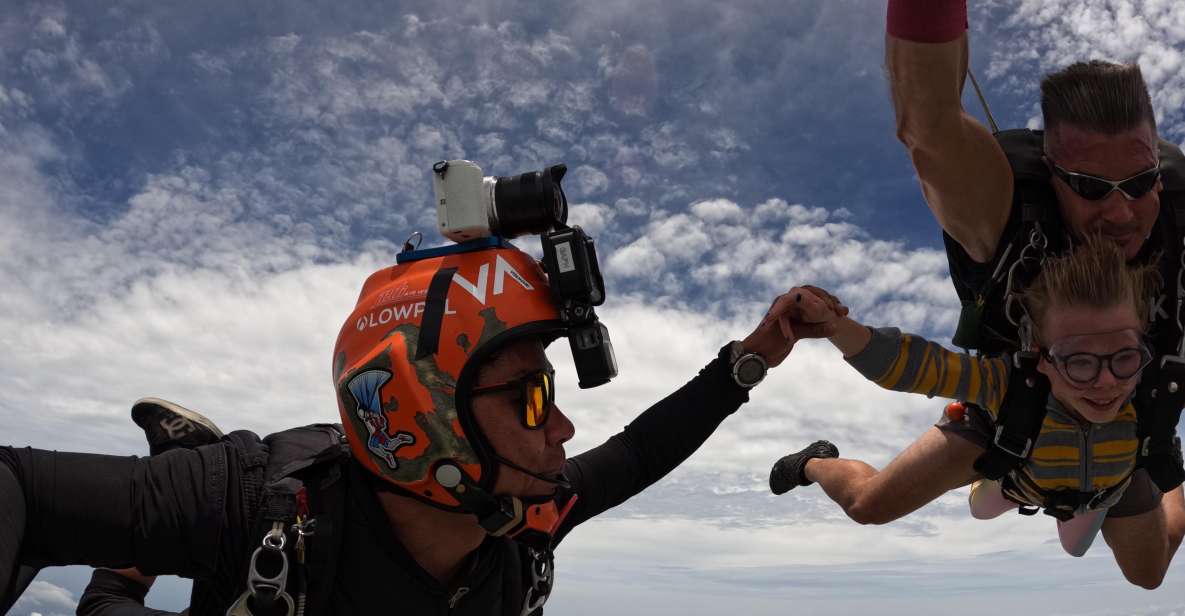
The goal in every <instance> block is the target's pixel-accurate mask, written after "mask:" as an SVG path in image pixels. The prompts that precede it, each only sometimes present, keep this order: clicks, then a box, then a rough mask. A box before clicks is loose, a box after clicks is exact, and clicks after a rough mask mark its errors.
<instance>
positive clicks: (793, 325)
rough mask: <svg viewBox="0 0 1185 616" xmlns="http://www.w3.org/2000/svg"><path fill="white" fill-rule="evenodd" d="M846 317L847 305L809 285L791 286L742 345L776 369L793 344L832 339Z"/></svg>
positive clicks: (775, 301) (779, 297)
mask: <svg viewBox="0 0 1185 616" xmlns="http://www.w3.org/2000/svg"><path fill="white" fill-rule="evenodd" d="M847 314H848V308H847V306H844V305H843V302H841V301H840V300H839V298H837V297H835V296H834V295H832V294H830V293H828V292H827V291H825V290H823V289H820V288H819V287H816V286H812V285H803V286H800V287H793V288H791V289H790V290H789V291H787V292H786V293H784V294H782V295H780V296H778V298H777V299H775V300H774V303H773V305H772V306H770V309H769V311H768V312H766V314H765V318H764V319H762V320H761V323H760V324H759V325H758V326H757V329H755V330H753V333H751V334H749V336H748V337H747V338H745V340H744V341H743V342H742V345H743V346H744V347H745V349H746V350H748V351H751V352H754V353H757V354H759V355H761V356H762V357H764V358H765V361H766V363H768V364H769V365H770V367H773V366H777V365H778V364H780V363H782V361H783V360H785V359H786V356H787V355H789V354H790V350H791V349H793V348H794V343H795V342H797V341H799V340H801V339H805V338H828V337H831V336H834V335H835V334H836V333H837V332H838V331H839V329H840V322H841V320H842V319H843V318H844V317H846V316H847Z"/></svg>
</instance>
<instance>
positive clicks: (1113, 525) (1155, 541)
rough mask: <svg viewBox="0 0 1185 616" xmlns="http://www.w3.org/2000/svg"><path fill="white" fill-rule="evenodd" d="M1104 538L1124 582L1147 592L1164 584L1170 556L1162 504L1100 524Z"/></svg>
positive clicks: (1108, 519)
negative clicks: (1125, 580)
mask: <svg viewBox="0 0 1185 616" xmlns="http://www.w3.org/2000/svg"><path fill="white" fill-rule="evenodd" d="M1178 490H1180V488H1178ZM1169 494H1172V492H1169ZM1166 496H1167V495H1166ZM1103 539H1106V540H1107V545H1109V546H1111V551H1112V552H1114V553H1115V562H1116V563H1117V564H1118V565H1119V569H1120V570H1121V571H1123V577H1125V578H1127V581H1129V582H1131V583H1132V584H1135V585H1137V586H1142V587H1144V588H1147V589H1149V590H1151V589H1153V588H1156V587H1157V586H1160V583H1161V582H1162V581H1164V574H1165V571H1166V570H1167V569H1168V567H1169V558H1170V556H1169V542H1168V533H1167V532H1166V527H1165V507H1164V504H1163V502H1162V503H1161V504H1160V505H1159V506H1157V507H1156V508H1155V509H1153V510H1151V511H1148V512H1145V513H1141V514H1139V515H1133V516H1125V517H1121V518H1117V517H1108V518H1107V521H1106V522H1103Z"/></svg>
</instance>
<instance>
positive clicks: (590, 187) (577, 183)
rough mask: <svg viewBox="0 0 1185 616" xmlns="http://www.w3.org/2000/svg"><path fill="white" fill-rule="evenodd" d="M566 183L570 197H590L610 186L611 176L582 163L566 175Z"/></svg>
mask: <svg viewBox="0 0 1185 616" xmlns="http://www.w3.org/2000/svg"><path fill="white" fill-rule="evenodd" d="M564 183H565V184H566V185H567V186H568V188H567V189H566V192H567V193H568V194H569V196H570V197H574V198H589V197H593V196H595V195H597V194H600V193H602V192H604V191H605V189H607V188H609V176H607V175H605V172H603V171H601V170H600V169H597V168H596V167H592V166H589V165H581V166H579V167H577V168H576V169H575V170H573V171H572V172H570V173H569V174H568V175H566V176H564Z"/></svg>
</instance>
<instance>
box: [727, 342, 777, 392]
mask: <svg viewBox="0 0 1185 616" xmlns="http://www.w3.org/2000/svg"><path fill="white" fill-rule="evenodd" d="M728 365H729V369H730V371H731V372H732V380H733V381H735V382H736V384H737V385H739V386H741V387H743V388H745V389H752V388H753V387H754V386H756V385H757V384H758V383H760V382H761V380H762V379H764V378H765V373H766V371H767V370H769V364H766V363H765V358H764V357H762V356H760V355H758V354H756V353H750V352H747V351H745V347H744V346H742V345H741V343H740V342H739V341H737V340H733V341H732V342H730V343H728Z"/></svg>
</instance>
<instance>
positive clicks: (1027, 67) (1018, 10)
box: [981, 0, 1185, 143]
mask: <svg viewBox="0 0 1185 616" xmlns="http://www.w3.org/2000/svg"><path fill="white" fill-rule="evenodd" d="M981 15H983V17H985V18H986V17H987V15H986V14H981ZM998 36H1001V37H1002V38H1006V39H1007V41H1008V42H1007V44H994V43H993V44H992V55H991V59H990V62H989V66H988V71H987V74H988V76H989V77H991V78H992V79H994V80H997V81H1005V82H1006V83H1014V82H1013V76H1014V75H1016V74H1028V73H1033V72H1036V73H1047V72H1050V71H1054V70H1057V69H1059V68H1062V67H1064V66H1067V65H1069V64H1072V63H1074V62H1083V61H1087V60H1092V59H1104V60H1110V61H1113V62H1135V63H1138V64H1139V65H1140V67H1141V70H1142V71H1143V73H1144V78H1145V80H1146V81H1147V82H1148V90H1149V92H1150V93H1151V94H1152V105H1153V107H1154V109H1155V110H1156V114H1157V122H1158V124H1159V127H1160V131H1161V134H1162V135H1165V136H1166V137H1168V138H1171V139H1175V140H1176V141H1177V142H1178V143H1182V142H1185V5H1182V4H1181V3H1180V2H1170V1H1163V0H1147V1H1142V2H1136V1H1130V0H1090V1H1086V2H1083V1H1080V0H1040V1H1038V0H1022V1H1021V2H1019V3H1017V4H1015V5H1014V8H1013V10H1012V11H1011V12H1010V13H1009V14H1008V15H1007V18H1006V20H1005V22H1004V25H1003V31H1002V32H1000V33H999V34H998ZM1036 86H1037V80H1036V79H1032V80H1029V81H1026V82H1024V83H1023V84H1019V83H1014V85H1013V87H1015V88H1019V89H1020V90H1021V91H1022V92H1023V93H1024V94H1025V95H1026V96H1028V97H1029V98H1030V100H1034V101H1035V100H1036V98H1035V96H1036ZM1039 121H1040V118H1039V112H1036V111H1035V112H1033V115H1031V116H1030V124H1036V123H1039Z"/></svg>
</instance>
